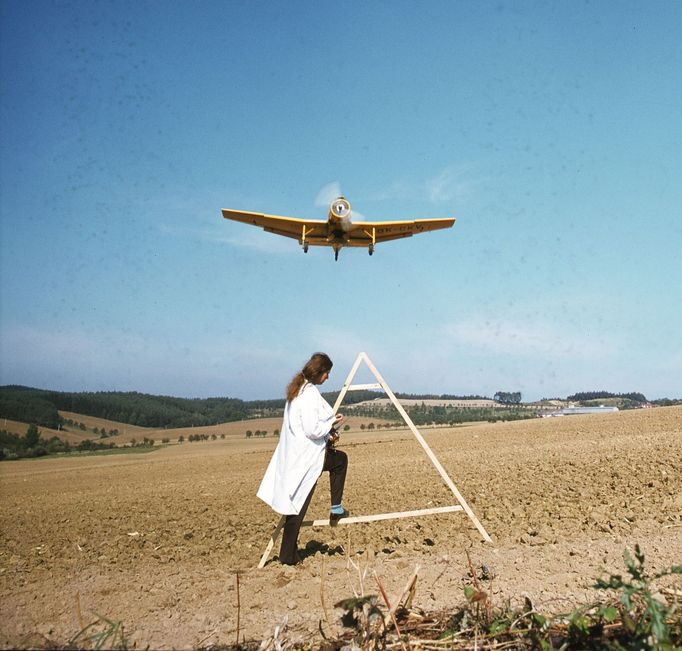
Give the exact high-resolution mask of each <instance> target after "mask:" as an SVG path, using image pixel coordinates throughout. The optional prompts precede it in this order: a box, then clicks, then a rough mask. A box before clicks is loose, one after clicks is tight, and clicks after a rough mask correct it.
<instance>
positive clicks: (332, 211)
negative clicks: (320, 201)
mask: <svg viewBox="0 0 682 651" xmlns="http://www.w3.org/2000/svg"><path fill="white" fill-rule="evenodd" d="M350 213H351V208H350V203H349V201H348V199H346V198H345V197H338V198H337V199H334V201H332V202H331V203H330V204H329V219H331V220H333V221H347V220H348V219H349V218H350Z"/></svg>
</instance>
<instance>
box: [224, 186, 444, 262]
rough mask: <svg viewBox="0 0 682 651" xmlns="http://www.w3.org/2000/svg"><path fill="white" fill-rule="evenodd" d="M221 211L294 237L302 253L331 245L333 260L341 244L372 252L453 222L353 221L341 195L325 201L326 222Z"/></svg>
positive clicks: (336, 257) (269, 231) (240, 211)
mask: <svg viewBox="0 0 682 651" xmlns="http://www.w3.org/2000/svg"><path fill="white" fill-rule="evenodd" d="M222 212H223V217H225V219H233V220H235V221H238V222H242V223H244V224H253V225H254V226H260V227H261V228H262V229H263V230H264V231H266V232H268V233H274V234H275V235H283V236H284V237H292V238H294V239H295V240H298V243H299V244H300V245H301V246H302V247H303V251H304V252H305V253H308V247H309V246H310V245H312V246H331V247H332V248H333V249H334V260H338V259H339V251H340V250H341V249H342V248H343V247H344V246H366V247H367V249H368V251H369V254H370V255H372V254H373V253H374V246H375V245H376V244H378V243H379V242H387V241H388V240H398V239H400V238H403V237H411V236H412V235H417V234H419V233H425V232H426V231H435V230H438V229H439V228H450V227H451V226H452V225H453V224H454V223H455V219H454V217H451V218H448V219H415V220H413V221H399V222H355V223H353V222H352V221H351V213H352V211H351V207H350V203H349V202H348V199H346V198H345V197H337V198H336V199H334V201H332V202H331V204H329V213H328V216H327V220H326V221H323V220H321V219H297V218H295V217H279V216H277V215H264V214H262V213H258V212H247V211H245V210H230V209H229V208H223V211H222Z"/></svg>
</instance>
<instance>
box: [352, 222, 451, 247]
mask: <svg viewBox="0 0 682 651" xmlns="http://www.w3.org/2000/svg"><path fill="white" fill-rule="evenodd" d="M454 223H455V218H454V217H450V218H447V219H415V220H413V221H397V222H353V223H352V225H351V228H350V230H349V232H348V241H347V242H346V243H345V246H367V245H369V244H371V243H372V242H374V243H376V244H378V243H380V242H388V241H389V240H398V239H401V238H403V237H412V236H413V235H418V234H419V233H426V232H427V231H435V230H438V229H440V228H450V227H451V226H452V225H453V224H454Z"/></svg>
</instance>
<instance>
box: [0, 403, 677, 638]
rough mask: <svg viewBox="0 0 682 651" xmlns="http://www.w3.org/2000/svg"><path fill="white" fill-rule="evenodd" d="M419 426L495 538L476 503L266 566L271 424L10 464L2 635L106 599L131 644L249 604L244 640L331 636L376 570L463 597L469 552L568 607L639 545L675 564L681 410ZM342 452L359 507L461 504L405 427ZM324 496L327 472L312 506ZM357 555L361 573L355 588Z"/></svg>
mask: <svg viewBox="0 0 682 651" xmlns="http://www.w3.org/2000/svg"><path fill="white" fill-rule="evenodd" d="M423 434H424V436H425V438H426V440H427V441H428V443H429V445H430V446H431V447H432V449H433V451H434V452H435V454H436V456H437V457H438V458H439V460H440V462H441V463H442V465H443V466H444V468H445V469H446V471H447V472H448V473H449V474H450V476H451V477H452V479H453V481H454V483H455V484H456V485H457V487H458V489H459V490H460V492H461V493H462V495H463V496H464V498H465V499H466V500H467V502H468V503H469V505H470V506H471V508H472V509H473V510H474V512H475V513H476V515H477V516H478V517H479V519H480V520H481V522H482V524H483V526H484V527H485V528H486V530H487V531H488V533H489V534H490V535H491V537H492V538H493V541H494V544H492V545H491V544H486V543H484V542H482V541H481V540H480V537H479V535H478V532H477V531H476V529H475V528H474V526H473V525H472V523H471V521H470V520H469V519H468V518H467V516H466V515H465V514H463V513H453V514H447V515H434V516H425V517H420V518H412V519H403V520H390V521H384V522H377V523H371V524H355V525H347V526H339V527H336V528H334V529H330V528H329V527H323V528H316V529H312V528H307V529H304V530H303V531H302V533H301V537H300V540H299V543H300V547H302V548H306V546H307V551H305V552H304V554H303V555H304V562H303V564H302V565H300V566H296V567H283V566H281V565H279V564H278V563H277V562H276V561H272V562H270V563H268V565H266V567H265V568H264V569H262V570H257V569H255V567H256V565H257V563H258V561H259V559H260V556H261V553H262V551H263V549H264V547H265V544H266V543H267V540H268V538H269V536H270V534H271V532H272V529H273V527H274V525H275V524H276V522H277V519H278V516H276V515H275V514H273V513H272V512H271V511H270V509H269V508H268V507H267V506H266V505H264V504H263V503H261V502H260V501H259V500H258V499H257V498H256V497H255V493H256V489H257V487H258V484H259V482H260V479H261V477H262V475H263V472H264V470H265V467H266V465H267V463H268V460H269V458H270V455H271V454H272V450H273V448H274V445H275V443H276V441H275V440H274V439H269V440H249V441H247V440H235V439H228V440H222V441H221V440H217V441H206V442H196V443H191V444H190V443H184V444H182V445H171V446H169V447H166V448H163V449H159V450H156V451H154V452H152V453H148V454H139V455H137V454H136V455H130V454H129V455H120V456H118V455H117V456H89V457H80V458H77V457H67V458H53V459H37V460H23V461H15V462H3V463H2V464H0V489H1V495H2V502H1V503H0V645H1V646H2V647H4V648H7V647H16V646H31V645H42V644H45V642H46V641H47V640H52V641H56V642H59V643H61V644H64V643H65V642H66V641H68V640H69V639H70V638H72V637H73V636H74V635H75V634H76V633H77V632H78V631H79V630H80V628H81V627H82V626H83V625H85V624H88V623H90V622H91V621H93V620H94V619H95V618H96V615H95V614H97V615H100V616H104V617H107V618H109V619H111V620H114V621H121V622H122V623H123V625H124V627H125V634H126V638H127V640H128V644H129V645H131V646H132V644H133V643H135V644H137V647H138V648H144V647H146V646H150V647H151V648H153V649H158V648H195V647H198V646H206V645H209V644H217V643H223V644H226V643H232V642H234V641H235V639H236V635H237V616H239V628H240V639H241V638H242V636H245V637H246V639H254V638H259V639H260V638H263V637H265V636H267V635H268V634H269V633H271V632H272V629H273V628H274V626H275V625H276V624H278V623H279V622H280V621H281V620H282V618H283V617H284V616H288V622H289V626H290V632H291V633H290V634H291V635H292V636H293V637H294V638H296V637H297V636H298V637H300V638H301V639H307V640H313V641H314V640H319V639H320V638H319V620H321V619H322V620H323V627H324V630H325V631H326V632H327V634H329V635H333V634H334V632H335V631H336V630H338V622H337V618H338V614H339V613H338V612H335V611H334V608H333V604H334V603H335V602H337V601H339V600H340V599H343V598H345V597H348V596H352V594H353V590H356V591H361V590H363V589H364V590H365V592H368V593H376V592H377V586H376V582H375V579H374V573H376V576H378V577H379V579H380V580H381V582H382V583H383V584H384V586H385V588H386V590H387V592H388V594H389V596H392V595H394V594H396V593H398V592H400V589H401V588H402V587H403V585H404V583H405V582H406V580H407V579H408V578H409V576H410V575H411V574H412V572H413V571H414V569H415V566H416V565H417V564H418V565H420V567H421V569H420V578H419V581H418V584H417V593H416V597H415V604H417V605H419V606H421V607H422V608H424V609H426V610H435V609H440V608H447V607H449V606H454V605H456V604H460V603H461V602H462V589H461V588H462V585H463V581H464V579H465V576H466V573H467V569H468V568H467V562H466V556H465V550H468V552H469V554H470V556H471V558H472V561H473V562H474V564H475V565H476V566H477V567H480V566H483V565H485V566H487V568H488V571H489V572H490V573H491V574H494V575H495V579H494V582H493V595H494V596H493V600H494V601H496V602H497V603H500V604H501V603H502V602H503V601H504V600H505V599H507V598H510V599H512V600H515V599H521V598H522V595H524V594H525V595H528V596H529V597H530V598H531V599H532V601H533V603H534V604H535V606H536V607H537V608H539V609H542V610H546V611H555V612H556V611H567V610H569V609H570V608H571V606H572V605H573V604H575V603H577V602H579V601H580V602H583V601H585V600H589V598H590V595H591V593H592V589H591V588H590V586H591V584H592V583H593V580H594V578H596V577H597V576H600V575H604V574H605V573H606V572H608V571H616V570H617V571H618V572H622V570H623V564H622V553H623V550H624V549H625V548H626V547H628V548H633V547H634V545H635V544H636V543H639V544H640V546H641V547H642V549H643V551H644V553H645V555H646V559H647V563H648V564H649V566H650V567H651V568H652V569H653V568H662V567H664V566H669V565H671V564H673V563H679V562H680V561H682V470H681V469H682V408H678V407H671V408H659V409H651V410H640V411H631V412H619V413H616V414H607V415H594V416H592V415H589V416H570V417H565V418H554V419H542V420H533V421H520V422H515V423H497V424H491V425H477V426H470V427H461V428H456V429H440V430H425V431H424V432H423ZM341 447H342V449H344V450H345V451H346V452H347V453H348V456H349V476H348V481H347V486H346V495H345V497H344V503H345V505H346V506H347V507H348V508H349V509H350V510H351V511H352V514H353V515H365V514H372V513H384V512H394V511H406V510H412V509H422V508H428V507H430V506H443V505H448V504H454V503H455V500H454V497H453V495H452V494H451V493H450V491H449V489H448V488H447V486H445V484H444V483H443V481H442V479H441V478H440V476H439V475H438V474H437V472H436V471H435V469H434V467H433V465H432V464H431V462H430V461H429V459H428V458H427V456H426V455H425V454H424V452H423V451H422V449H421V447H420V446H419V444H418V443H417V442H416V441H415V439H414V437H413V436H412V434H411V433H410V432H409V430H405V431H396V430H391V431H379V432H372V433H357V434H348V435H346V436H344V437H342V440H341ZM328 505H329V490H328V487H327V483H326V477H325V476H323V477H322V478H321V480H320V481H319V482H318V487H317V491H316V494H315V498H314V499H313V503H312V505H311V508H310V511H309V515H310V516H312V517H326V511H327V508H328ZM276 551H277V547H276V548H275V554H274V555H273V556H275V555H276ZM351 561H352V562H353V563H355V564H357V565H359V566H360V567H361V568H362V569H367V570H368V571H367V572H366V573H365V577H364V580H363V581H362V583H363V585H362V586H361V585H360V583H361V576H360V574H359V573H358V572H357V571H356V569H355V568H354V567H353V566H352V564H351ZM237 573H239V607H238V606H237V580H236V576H237ZM678 588H679V586H678ZM323 603H324V604H325V605H326V612H325V608H324V607H323ZM325 617H326V619H325Z"/></svg>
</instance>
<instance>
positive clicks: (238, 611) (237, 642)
mask: <svg viewBox="0 0 682 651" xmlns="http://www.w3.org/2000/svg"><path fill="white" fill-rule="evenodd" d="M236 576H237V641H236V644H237V646H239V615H240V613H241V604H240V603H239V572H237V574H236Z"/></svg>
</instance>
